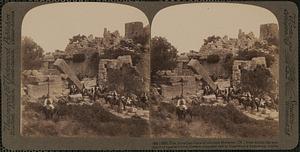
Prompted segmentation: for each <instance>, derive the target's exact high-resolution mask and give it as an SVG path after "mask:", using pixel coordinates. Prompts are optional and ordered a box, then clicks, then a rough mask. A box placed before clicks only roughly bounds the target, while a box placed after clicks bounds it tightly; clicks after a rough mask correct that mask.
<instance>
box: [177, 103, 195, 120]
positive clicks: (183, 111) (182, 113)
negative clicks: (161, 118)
mask: <svg viewBox="0 0 300 152" xmlns="http://www.w3.org/2000/svg"><path fill="white" fill-rule="evenodd" d="M176 115H177V119H178V120H179V121H181V120H186V118H187V117H186V116H187V115H188V116H190V119H191V120H192V118H193V115H192V110H191V108H183V107H181V106H177V107H176Z"/></svg>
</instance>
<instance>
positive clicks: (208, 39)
mask: <svg viewBox="0 0 300 152" xmlns="http://www.w3.org/2000/svg"><path fill="white" fill-rule="evenodd" d="M220 39H221V37H220V36H214V35H213V36H209V37H207V39H204V45H206V44H208V43H210V42H217V41H218V40H220Z"/></svg>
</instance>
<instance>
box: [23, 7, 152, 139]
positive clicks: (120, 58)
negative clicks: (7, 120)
mask: <svg viewBox="0 0 300 152" xmlns="http://www.w3.org/2000/svg"><path fill="white" fill-rule="evenodd" d="M78 10H80V11H78ZM21 35H22V40H21V52H22V54H21V123H20V124H21V126H20V127H21V129H20V130H21V135H22V136H31V137H45V136H54V137H149V136H150V129H149V104H148V96H149V85H150V78H149V77H150V53H149V52H150V51H149V47H150V46H149V42H150V26H149V22H148V19H147V17H146V16H145V14H144V13H143V12H142V11H140V10H138V9H136V8H134V7H131V6H127V5H120V4H110V3H81V4H78V3H57V4H46V5H41V6H38V7H35V8H33V9H31V10H30V11H29V12H27V14H26V15H25V17H24V19H23V22H22V33H21Z"/></svg>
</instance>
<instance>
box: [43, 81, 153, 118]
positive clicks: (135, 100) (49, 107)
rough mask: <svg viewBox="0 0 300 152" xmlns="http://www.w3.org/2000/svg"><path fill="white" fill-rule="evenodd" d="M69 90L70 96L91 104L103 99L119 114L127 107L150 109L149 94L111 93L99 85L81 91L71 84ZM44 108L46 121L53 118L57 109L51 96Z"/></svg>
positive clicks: (47, 98) (45, 101)
mask: <svg viewBox="0 0 300 152" xmlns="http://www.w3.org/2000/svg"><path fill="white" fill-rule="evenodd" d="M69 89H70V93H69V95H76V94H81V95H82V96H83V97H87V98H89V100H90V101H91V102H96V100H98V99H100V98H102V99H104V101H105V103H106V104H109V105H110V108H114V107H117V112H121V111H124V110H126V107H133V108H142V109H147V108H148V107H149V101H148V95H147V93H142V95H140V96H137V95H135V94H133V93H127V94H121V93H118V92H117V91H116V90H111V91H109V90H108V88H107V87H105V86H104V85H98V84H97V85H95V86H94V87H91V88H86V87H85V86H83V88H82V89H81V90H80V89H78V87H76V85H74V84H71V85H69ZM68 101H70V96H68ZM100 101H103V100H100ZM58 103H62V101H60V100H59V101H58ZM43 107H44V110H45V114H46V119H48V117H51V113H53V111H54V110H55V108H56V106H55V105H54V103H53V100H52V99H51V98H50V97H49V95H48V96H47V97H46V99H45V100H44V104H43ZM49 115H50V116H49Z"/></svg>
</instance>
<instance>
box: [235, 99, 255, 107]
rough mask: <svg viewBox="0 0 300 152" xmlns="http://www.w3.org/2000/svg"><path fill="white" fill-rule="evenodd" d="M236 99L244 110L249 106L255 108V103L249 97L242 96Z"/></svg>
mask: <svg viewBox="0 0 300 152" xmlns="http://www.w3.org/2000/svg"><path fill="white" fill-rule="evenodd" d="M238 100H239V103H240V105H243V106H244V109H245V110H247V107H251V108H252V109H254V108H255V103H254V102H253V100H252V99H251V97H245V96H242V97H240V98H239V99H238Z"/></svg>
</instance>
